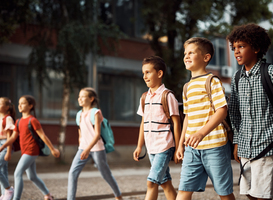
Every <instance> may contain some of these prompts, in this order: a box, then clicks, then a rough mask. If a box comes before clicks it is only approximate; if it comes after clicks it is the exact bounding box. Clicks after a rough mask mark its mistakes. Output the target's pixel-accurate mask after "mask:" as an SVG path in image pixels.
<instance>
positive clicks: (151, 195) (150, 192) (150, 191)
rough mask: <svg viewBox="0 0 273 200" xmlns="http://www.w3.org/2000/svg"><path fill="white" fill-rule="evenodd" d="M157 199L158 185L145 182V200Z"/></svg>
mask: <svg viewBox="0 0 273 200" xmlns="http://www.w3.org/2000/svg"><path fill="white" fill-rule="evenodd" d="M157 197H158V184H156V183H153V182H151V181H147V192H146V196H145V200H156V199H157Z"/></svg>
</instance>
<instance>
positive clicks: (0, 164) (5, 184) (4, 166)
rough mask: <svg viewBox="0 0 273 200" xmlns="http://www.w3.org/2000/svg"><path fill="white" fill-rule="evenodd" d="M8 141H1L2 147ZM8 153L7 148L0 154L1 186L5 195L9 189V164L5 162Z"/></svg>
mask: <svg viewBox="0 0 273 200" xmlns="http://www.w3.org/2000/svg"><path fill="white" fill-rule="evenodd" d="M5 142H6V140H0V145H3V144H4V143H5ZM6 153H7V148H5V149H4V150H3V151H2V152H0V184H1V194H2V195H4V193H5V189H6V188H9V187H10V185H9V179H8V162H7V161H5V159H4V158H5V155H6Z"/></svg>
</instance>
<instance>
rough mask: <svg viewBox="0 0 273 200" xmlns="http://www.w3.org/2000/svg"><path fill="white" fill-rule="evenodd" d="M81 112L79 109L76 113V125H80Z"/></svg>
mask: <svg viewBox="0 0 273 200" xmlns="http://www.w3.org/2000/svg"><path fill="white" fill-rule="evenodd" d="M81 113H82V110H79V111H78V112H77V115H76V123H77V125H78V126H80V119H81Z"/></svg>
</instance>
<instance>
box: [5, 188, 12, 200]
mask: <svg viewBox="0 0 273 200" xmlns="http://www.w3.org/2000/svg"><path fill="white" fill-rule="evenodd" d="M13 193H14V189H13V187H10V189H8V190H5V195H4V198H3V200H11V199H12V197H13Z"/></svg>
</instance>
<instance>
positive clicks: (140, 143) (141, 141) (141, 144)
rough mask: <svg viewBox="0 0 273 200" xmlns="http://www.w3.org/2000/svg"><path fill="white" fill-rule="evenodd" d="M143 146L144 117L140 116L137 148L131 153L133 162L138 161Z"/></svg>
mask: <svg viewBox="0 0 273 200" xmlns="http://www.w3.org/2000/svg"><path fill="white" fill-rule="evenodd" d="M143 145H144V117H143V116H142V120H141V124H140V128H139V136H138V143H137V148H136V150H135V151H134V153H133V156H134V160H135V161H139V160H138V158H139V155H140V153H141V149H142V146H143Z"/></svg>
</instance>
